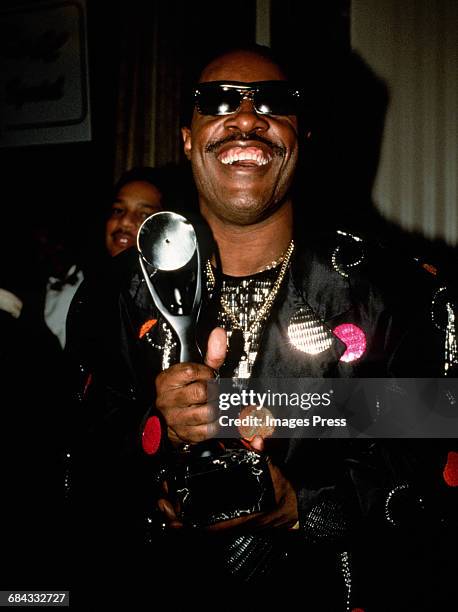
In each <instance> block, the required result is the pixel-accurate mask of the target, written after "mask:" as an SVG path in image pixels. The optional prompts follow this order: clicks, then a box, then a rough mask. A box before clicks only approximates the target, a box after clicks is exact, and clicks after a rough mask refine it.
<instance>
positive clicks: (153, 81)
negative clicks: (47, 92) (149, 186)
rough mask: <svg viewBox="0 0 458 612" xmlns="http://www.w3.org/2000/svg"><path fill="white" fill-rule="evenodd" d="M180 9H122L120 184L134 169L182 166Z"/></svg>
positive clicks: (173, 1)
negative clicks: (138, 166)
mask: <svg viewBox="0 0 458 612" xmlns="http://www.w3.org/2000/svg"><path fill="white" fill-rule="evenodd" d="M180 4H181V3H180V2H179V1H178V0H167V2H161V1H158V2H137V1H136V0H130V1H129V0H123V2H121V3H120V6H121V17H120V36H121V42H120V47H121V57H120V77H119V92H118V106H117V120H116V152H115V168H114V176H115V179H117V178H118V177H119V176H120V174H121V173H122V172H123V171H124V170H126V169H129V168H131V167H133V166H137V165H148V166H160V165H164V164H167V163H173V162H178V161H179V160H180V155H181V143H180V137H179V128H180V121H179V100H180V86H181V68H180V66H181V63H180V61H178V59H177V58H178V57H179V53H180V32H179V25H180V23H181V22H180V20H179V14H180Z"/></svg>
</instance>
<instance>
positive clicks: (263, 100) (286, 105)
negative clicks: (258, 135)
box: [254, 83, 299, 115]
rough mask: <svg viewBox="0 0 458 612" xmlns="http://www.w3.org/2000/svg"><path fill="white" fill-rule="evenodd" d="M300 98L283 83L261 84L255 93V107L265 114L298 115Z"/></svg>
mask: <svg viewBox="0 0 458 612" xmlns="http://www.w3.org/2000/svg"><path fill="white" fill-rule="evenodd" d="M298 101H299V98H298V96H297V95H295V90H294V89H291V87H288V85H286V84H283V83H278V84H274V85H265V86H260V87H259V89H258V91H256V93H255V95H254V103H255V108H256V111H257V112H258V113H262V114H265V115H296V114H297V111H298Z"/></svg>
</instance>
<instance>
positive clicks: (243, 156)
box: [221, 151, 271, 166]
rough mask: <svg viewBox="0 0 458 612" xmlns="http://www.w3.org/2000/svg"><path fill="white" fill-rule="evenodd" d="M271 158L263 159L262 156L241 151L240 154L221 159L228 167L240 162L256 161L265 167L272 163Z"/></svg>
mask: <svg viewBox="0 0 458 612" xmlns="http://www.w3.org/2000/svg"><path fill="white" fill-rule="evenodd" d="M270 160H271V158H270V157H263V156H262V155H261V154H256V153H252V152H251V151H241V152H240V153H232V154H230V155H228V156H227V157H223V158H222V159H221V163H222V164H225V165H226V166H227V165H229V164H233V163H235V162H238V161H254V162H256V164H257V165H258V166H265V165H266V164H268V163H269V162H270Z"/></svg>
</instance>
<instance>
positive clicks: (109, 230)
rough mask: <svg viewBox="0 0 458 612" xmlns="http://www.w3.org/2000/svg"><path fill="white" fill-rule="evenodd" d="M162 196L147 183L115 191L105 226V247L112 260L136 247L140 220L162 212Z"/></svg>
mask: <svg viewBox="0 0 458 612" xmlns="http://www.w3.org/2000/svg"><path fill="white" fill-rule="evenodd" d="M161 202H162V194H161V192H160V191H159V189H158V188H157V187H156V186H155V185H152V184H151V183H149V182H148V181H141V180H136V181H131V182H128V183H126V184H125V185H123V186H122V187H121V188H120V189H119V190H118V192H117V194H116V197H115V201H114V203H113V205H112V207H111V214H110V216H109V218H108V221H107V222H106V226H105V245H106V248H107V250H108V252H109V254H110V255H111V256H112V257H114V256H115V255H118V253H121V252H122V251H124V250H125V249H129V248H130V247H133V246H135V244H136V240H137V232H138V230H139V227H140V225H141V224H142V223H143V221H144V220H145V219H146V218H147V217H149V216H150V215H152V214H153V213H156V212H159V211H160V210H162V203H161Z"/></svg>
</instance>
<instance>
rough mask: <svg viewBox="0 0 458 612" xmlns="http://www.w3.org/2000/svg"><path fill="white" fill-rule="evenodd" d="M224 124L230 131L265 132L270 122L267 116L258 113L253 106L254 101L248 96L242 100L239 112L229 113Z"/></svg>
mask: <svg viewBox="0 0 458 612" xmlns="http://www.w3.org/2000/svg"><path fill="white" fill-rule="evenodd" d="M224 125H225V127H226V129H228V130H230V131H235V130H238V131H240V132H245V133H249V132H252V131H257V132H265V131H266V130H268V129H269V123H268V121H267V119H266V117H265V116H263V115H258V113H257V112H256V111H255V108H254V106H253V102H252V101H251V100H249V99H247V98H244V99H243V100H242V103H241V105H240V107H239V109H238V110H237V112H235V113H232V115H228V117H227V119H226V121H225V122H224Z"/></svg>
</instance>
